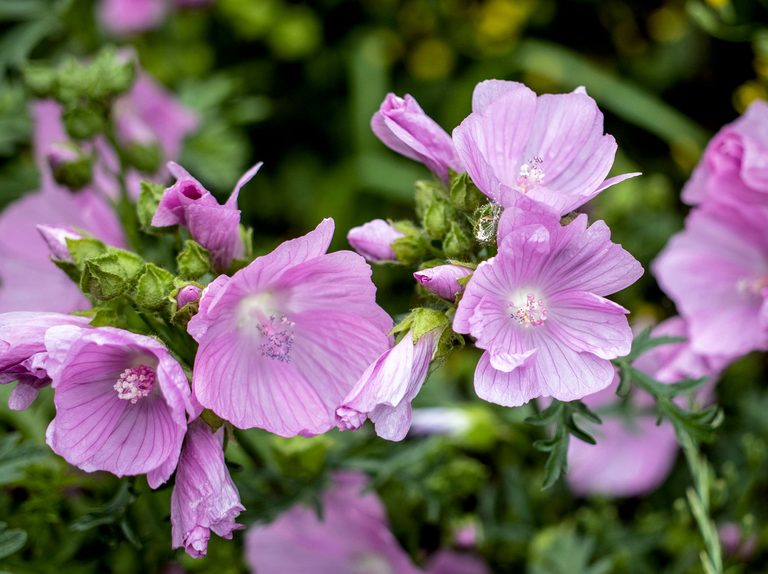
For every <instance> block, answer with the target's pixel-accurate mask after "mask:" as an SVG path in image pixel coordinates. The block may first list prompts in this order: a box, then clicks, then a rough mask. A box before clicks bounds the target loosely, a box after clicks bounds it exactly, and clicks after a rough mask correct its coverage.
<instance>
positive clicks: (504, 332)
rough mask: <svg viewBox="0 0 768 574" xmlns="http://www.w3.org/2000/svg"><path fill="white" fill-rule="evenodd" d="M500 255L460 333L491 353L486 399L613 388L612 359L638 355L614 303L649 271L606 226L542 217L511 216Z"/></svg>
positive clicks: (471, 289)
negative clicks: (612, 297)
mask: <svg viewBox="0 0 768 574" xmlns="http://www.w3.org/2000/svg"><path fill="white" fill-rule="evenodd" d="M498 245H499V248H498V255H496V256H495V257H493V258H491V259H489V260H487V261H484V262H483V263H481V264H480V265H479V266H478V268H477V270H476V271H475V273H474V274H473V276H472V279H471V280H470V281H469V284H468V285H467V287H466V289H465V291H464V295H463V297H462V299H461V301H460V302H459V305H458V309H457V311H456V316H455V317H454V321H453V329H454V331H456V332H458V333H469V334H471V335H472V336H473V337H474V338H475V346H477V347H478V348H480V349H484V350H485V353H483V355H482V357H481V358H480V362H479V363H478V365H477V369H476V371H475V390H476V391H477V394H478V395H479V396H480V398H483V399H485V400H488V401H490V402H493V403H497V404H500V405H504V406H519V405H522V404H524V403H526V402H528V401H529V400H531V399H533V398H536V397H542V396H552V397H554V398H556V399H559V400H563V401H570V400H574V399H579V398H581V397H584V396H586V395H589V394H591V393H594V392H596V391H599V390H600V389H603V388H605V387H607V386H608V385H609V384H610V382H611V380H612V379H613V366H612V365H611V362H610V361H611V359H615V358H616V357H620V356H623V355H625V354H627V353H628V352H629V349H630V345H631V343H632V332H631V331H630V329H629V325H628V323H627V319H626V317H625V315H626V313H628V311H627V310H626V309H624V308H623V307H621V306H620V305H617V304H615V303H613V302H612V301H609V300H608V299H605V298H604V297H605V296H606V295H610V294H611V293H615V292H616V291H619V290H621V289H624V288H625V287H627V286H629V285H631V284H632V283H634V282H635V281H636V280H637V279H638V278H639V277H640V276H641V275H642V272H643V270H642V267H641V266H640V264H639V263H638V262H637V261H636V260H635V259H634V257H632V256H631V255H630V254H629V253H627V252H626V251H625V250H624V249H622V248H621V246H620V245H616V244H615V243H611V241H610V231H609V229H608V227H607V226H606V225H605V223H604V222H602V221H598V222H596V223H594V224H593V225H592V226H591V227H589V228H587V217H586V215H580V216H579V217H577V218H576V219H575V220H574V221H573V222H572V223H570V224H569V225H567V226H563V225H560V221H559V220H558V218H556V217H553V216H551V215H550V214H548V213H546V212H545V210H541V211H538V212H537V211H531V212H527V211H522V210H520V209H519V208H517V207H510V208H508V209H506V210H505V212H504V214H503V215H502V218H501V221H500V222H499V234H498Z"/></svg>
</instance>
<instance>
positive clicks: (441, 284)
mask: <svg viewBox="0 0 768 574" xmlns="http://www.w3.org/2000/svg"><path fill="white" fill-rule="evenodd" d="M471 274H472V269H469V268H467V267H462V266H461V265H438V266H437V267H430V268H429V269H422V270H421V271H417V272H416V273H414V274H413V276H414V278H415V279H416V281H418V282H419V283H420V284H421V285H422V286H423V287H424V289H426V290H427V291H429V292H430V293H433V294H435V295H437V296H438V297H441V298H442V299H446V300H447V301H451V302H452V301H455V300H456V296H457V295H458V294H459V293H461V292H462V291H463V290H464V287H463V285H462V284H461V283H459V279H462V278H464V277H467V276H468V275H471Z"/></svg>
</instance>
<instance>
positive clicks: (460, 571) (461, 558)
mask: <svg viewBox="0 0 768 574" xmlns="http://www.w3.org/2000/svg"><path fill="white" fill-rule="evenodd" d="M490 572H491V570H490V568H488V565H487V564H486V563H485V562H483V560H481V559H480V558H479V557H477V556H474V555H472V554H467V553H463V552H455V551H453V550H440V551H438V552H436V553H435V555H434V556H432V557H431V558H430V559H429V562H428V563H427V567H426V569H425V573H426V574H490Z"/></svg>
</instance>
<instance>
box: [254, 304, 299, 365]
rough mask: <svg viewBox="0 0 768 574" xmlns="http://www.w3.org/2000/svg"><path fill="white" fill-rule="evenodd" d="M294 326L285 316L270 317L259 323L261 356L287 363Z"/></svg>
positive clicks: (291, 345)
mask: <svg viewBox="0 0 768 574" xmlns="http://www.w3.org/2000/svg"><path fill="white" fill-rule="evenodd" d="M295 325H296V323H294V322H293V321H291V320H290V319H288V317H286V316H285V315H280V316H276V315H270V316H269V319H267V320H262V321H259V325H258V328H259V331H261V335H262V341H261V343H260V344H259V349H261V354H262V355H264V356H265V357H269V358H270V359H275V360H276V361H282V362H283V363H287V362H288V360H289V358H290V354H291V347H293V339H294V335H293V328H294V326H295Z"/></svg>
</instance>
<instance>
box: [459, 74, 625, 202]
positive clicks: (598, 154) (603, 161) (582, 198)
mask: <svg viewBox="0 0 768 574" xmlns="http://www.w3.org/2000/svg"><path fill="white" fill-rule="evenodd" d="M453 142H454V145H455V146H456V151H457V153H458V155H459V158H460V160H461V162H462V163H463V165H464V167H465V169H466V171H467V173H468V174H469V176H470V177H471V178H472V181H473V182H474V184H475V185H476V186H477V187H478V188H479V189H480V191H482V192H483V193H484V194H485V195H487V196H488V197H489V198H490V199H492V200H493V201H495V202H496V203H498V204H500V205H502V206H504V207H506V206H507V205H508V204H509V203H510V202H513V201H514V195H515V194H524V195H526V196H528V197H530V198H532V199H534V200H536V201H537V202H540V203H543V204H545V205H547V206H549V207H550V208H551V209H553V210H554V211H556V212H557V213H558V214H560V215H564V214H566V213H568V212H569V211H572V210H574V209H576V208H577V207H579V206H581V205H583V204H584V203H586V202H587V201H589V200H590V199H592V198H593V197H595V196H596V195H597V194H598V193H600V192H601V191H603V190H604V189H606V188H608V187H610V186H612V185H614V184H616V183H619V182H620V181H622V180H624V179H627V178H629V177H633V176H635V175H639V174H625V175H621V176H617V177H614V178H611V179H606V177H607V176H608V172H609V171H610V170H611V166H612V165H613V160H614V156H615V155H616V141H615V140H614V139H613V136H610V135H607V134H604V133H603V114H602V113H601V112H600V109H599V108H598V107H597V104H596V103H595V101H594V100H593V99H592V98H591V97H589V96H588V95H587V93H586V91H584V90H583V89H580V90H576V91H575V92H571V93H569V94H544V95H541V96H536V93H535V92H533V91H532V90H531V89H529V88H528V87H527V86H525V85H523V84H520V83H517V82H508V81H502V80H486V81H484V82H480V83H479V84H478V85H477V86H476V87H475V91H474V94H473V96H472V113H471V114H470V115H469V116H468V117H467V118H466V119H465V120H464V121H463V122H462V123H461V124H460V125H459V126H458V127H457V128H456V129H455V130H453Z"/></svg>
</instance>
